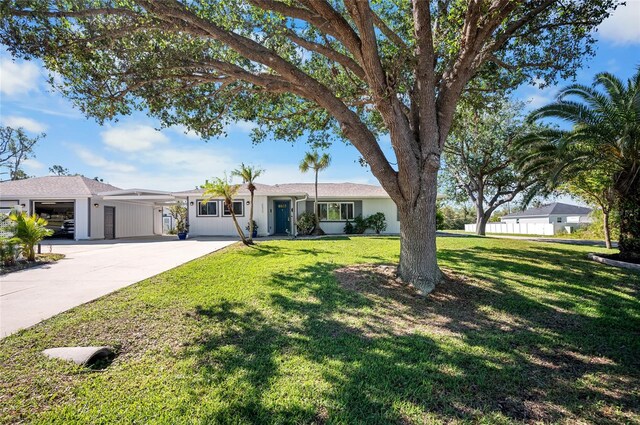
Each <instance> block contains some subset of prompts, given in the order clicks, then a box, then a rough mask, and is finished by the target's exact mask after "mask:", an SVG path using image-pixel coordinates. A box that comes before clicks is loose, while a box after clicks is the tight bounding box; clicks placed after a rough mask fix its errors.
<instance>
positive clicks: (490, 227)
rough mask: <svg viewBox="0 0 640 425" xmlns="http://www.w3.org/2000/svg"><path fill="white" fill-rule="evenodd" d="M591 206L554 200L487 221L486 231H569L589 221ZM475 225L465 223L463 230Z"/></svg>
mask: <svg viewBox="0 0 640 425" xmlns="http://www.w3.org/2000/svg"><path fill="white" fill-rule="evenodd" d="M590 213H591V208H587V207H580V206H578V205H571V204H563V203H560V202H554V203H552V204H548V205H543V206H541V207H540V208H529V209H528V210H525V211H521V212H516V213H512V214H507V215H505V216H503V217H502V218H501V219H500V220H501V222H500V223H487V228H486V231H487V233H519V234H528V235H555V234H556V233H562V232H565V233H571V232H573V231H574V230H576V229H577V228H578V227H581V226H584V225H586V224H588V223H591V218H590V217H589V214H590ZM475 228H476V225H475V223H474V224H465V225H464V230H465V231H467V232H475Z"/></svg>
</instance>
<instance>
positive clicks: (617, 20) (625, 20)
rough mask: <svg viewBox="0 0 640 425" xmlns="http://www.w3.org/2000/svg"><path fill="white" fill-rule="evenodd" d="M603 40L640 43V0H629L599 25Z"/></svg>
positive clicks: (618, 42)
mask: <svg viewBox="0 0 640 425" xmlns="http://www.w3.org/2000/svg"><path fill="white" fill-rule="evenodd" d="M598 33H599V34H600V37H601V38H602V39H603V40H608V41H611V42H613V43H614V44H640V0H627V4H626V5H624V6H619V7H618V8H617V9H616V10H615V11H614V12H613V14H612V15H611V16H609V17H608V18H607V19H605V20H604V22H603V23H602V24H600V26H599V27H598Z"/></svg>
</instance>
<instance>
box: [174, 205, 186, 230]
mask: <svg viewBox="0 0 640 425" xmlns="http://www.w3.org/2000/svg"><path fill="white" fill-rule="evenodd" d="M187 212H188V210H187V207H185V206H184V205H182V204H175V205H171V206H170V207H169V214H171V217H172V218H173V219H174V220H175V222H176V231H177V232H178V233H186V232H187V231H188V230H189V229H188V225H187Z"/></svg>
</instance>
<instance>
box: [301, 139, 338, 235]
mask: <svg viewBox="0 0 640 425" xmlns="http://www.w3.org/2000/svg"><path fill="white" fill-rule="evenodd" d="M329 164H331V157H330V156H329V154H326V153H325V154H322V155H320V154H319V153H318V151H313V152H307V153H306V154H305V155H304V158H303V159H302V162H300V171H302V172H303V173H306V172H307V171H309V170H310V169H311V170H313V171H314V173H315V198H314V203H313V208H314V213H313V214H314V216H315V221H316V227H315V229H314V230H313V234H314V235H324V231H323V230H322V229H321V228H320V217H319V214H320V213H319V211H318V173H320V171H322V170H324V169H326V168H327V167H329Z"/></svg>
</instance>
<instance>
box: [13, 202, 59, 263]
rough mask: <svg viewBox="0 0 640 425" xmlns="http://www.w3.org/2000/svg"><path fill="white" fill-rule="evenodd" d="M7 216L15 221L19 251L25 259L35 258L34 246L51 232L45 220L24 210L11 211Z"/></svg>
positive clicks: (31, 259) (32, 259) (33, 259)
mask: <svg viewBox="0 0 640 425" xmlns="http://www.w3.org/2000/svg"><path fill="white" fill-rule="evenodd" d="M9 218H10V219H11V220H12V221H14V222H15V223H16V227H15V237H16V239H17V240H18V241H19V244H20V251H21V252H22V255H24V257H25V258H26V259H27V261H35V260H36V251H35V250H34V246H35V245H36V244H38V243H39V242H40V241H41V240H42V239H44V238H45V237H47V236H51V235H52V234H53V231H52V230H49V229H47V228H46V227H45V226H46V225H47V220H45V219H44V218H41V217H38V216H37V215H35V214H33V215H31V216H29V215H28V214H27V213H26V212H21V213H19V212H15V211H14V212H12V213H11V214H10V215H9Z"/></svg>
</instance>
